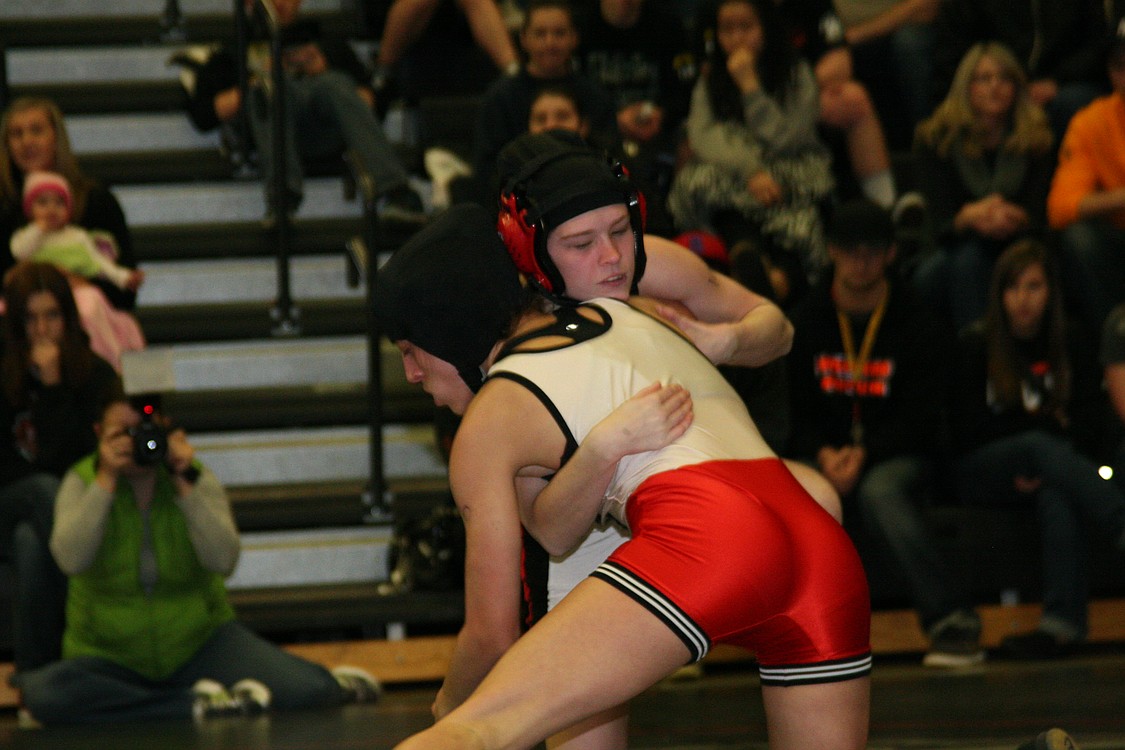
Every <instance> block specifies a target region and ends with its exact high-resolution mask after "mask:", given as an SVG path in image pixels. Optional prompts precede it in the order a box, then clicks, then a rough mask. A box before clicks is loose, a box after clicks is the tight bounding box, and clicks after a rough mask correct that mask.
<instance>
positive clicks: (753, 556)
mask: <svg viewBox="0 0 1125 750" xmlns="http://www.w3.org/2000/svg"><path fill="white" fill-rule="evenodd" d="M626 512H627V515H628V519H629V526H630V528H631V529H632V534H633V537H632V539H630V540H629V541H628V542H626V543H625V544H623V545H622V546H621V547H619V548H618V549H617V551H616V552H614V553H613V555H611V556H610V558H609V559H608V560H607V561H606V562H605V563H604V564H603V565H601V566H600V567H599V568H598V569H597V570H595V571H594V573H593V575H594V576H595V577H597V578H600V579H601V580H604V581H606V582H608V583H610V584H611V585H613V586H615V587H617V588H618V589H620V590H621V591H623V592H624V593H625V594H627V595H628V596H630V597H632V598H633V599H635V600H637V601H638V602H639V603H641V604H642V605H643V606H645V607H646V608H648V609H649V611H651V612H652V613H653V614H655V615H656V616H657V617H659V618H661V619H662V620H663V621H664V622H665V623H666V624H667V625H668V627H670V628H671V629H672V630H673V631H674V632H675V633H676V634H677V635H678V636H679V637H680V638H681V639H682V640H683V642H684V644H685V645H686V646H687V647H688V650H689V651H690V652H691V655H692V658H693V660H698V659H701V658H703V656H704V655H705V654H706V653H707V650H708V649H709V648H710V645H711V644H712V643H730V644H734V645H738V646H742V647H745V648H747V649H750V650H751V651H753V652H754V653H755V654H756V655H757V658H758V662H759V664H760V671H761V677H762V684H764V685H803V684H812V683H820V682H834V681H838V680H847V679H852V678H855V677H860V676H863V675H866V674H868V673H869V672H870V670H871V647H870V629H871V603H870V597H869V594H868V590H867V579H866V577H865V575H864V573H863V567H862V565H861V564H860V560H859V555H858V554H857V553H856V551H855V547H854V546H853V545H852V542H851V539H850V538H849V537H848V535H847V533H846V532H845V531H844V529H843V528H842V527H841V526H840V524H839V523H837V522H836V520H835V519H833V518H832V517H831V516H830V515H829V514H828V513H826V512H825V511H824V509H822V508H821V507H820V506H819V505H817V504H816V501H814V500H813V499H812V498H811V497H810V496H809V495H808V493H807V492H805V490H804V488H803V487H801V485H800V484H799V483H798V482H797V480H796V479H794V478H793V475H792V474H790V473H789V470H788V469H786V468H785V465H784V464H783V463H782V462H781V461H780V460H777V459H761V460H754V461H712V462H707V463H703V464H697V465H693V466H686V467H683V468H680V469H675V470H672V471H666V472H661V473H660V474H656V475H654V476H652V477H649V478H648V479H646V480H645V481H644V482H642V483H641V485H640V486H639V487H638V488H637V491H636V492H635V493H634V494H633V496H632V497H631V498H630V499H629V504H628V506H627V508H626Z"/></svg>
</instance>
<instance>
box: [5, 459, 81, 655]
mask: <svg viewBox="0 0 1125 750" xmlns="http://www.w3.org/2000/svg"><path fill="white" fill-rule="evenodd" d="M58 489H59V480H58V478H57V477H55V476H54V475H52V474H46V473H40V474H32V475H31V476H28V477H24V478H23V479H19V480H17V481H15V482H11V483H9V484H6V485H4V486H3V487H0V551H2V552H4V553H5V554H6V555H7V556H8V557H9V558H10V559H11V561H12V564H13V565H14V567H15V570H16V592H15V600H14V601H13V603H12V620H13V622H12V633H13V643H12V656H13V660H14V661H15V667H16V671H17V672H23V671H25V670H29V669H34V668H36V667H40V666H42V665H44V664H47V663H49V662H51V661H54V660H55V659H58V658H59V653H60V650H61V648H62V633H63V621H64V616H65V615H64V612H65V608H66V576H64V575H63V573H62V571H60V570H59V568H58V565H56V564H55V559H54V557H52V556H51V552H50V549H49V548H48V543H49V541H50V538H51V524H52V519H53V517H54V508H55V495H56V494H57V493H58Z"/></svg>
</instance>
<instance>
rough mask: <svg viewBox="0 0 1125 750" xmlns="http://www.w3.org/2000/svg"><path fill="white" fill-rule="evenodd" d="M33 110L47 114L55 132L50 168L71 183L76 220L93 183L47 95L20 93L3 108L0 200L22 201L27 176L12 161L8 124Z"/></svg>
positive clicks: (1, 120)
mask: <svg viewBox="0 0 1125 750" xmlns="http://www.w3.org/2000/svg"><path fill="white" fill-rule="evenodd" d="M36 109H37V110H41V111H42V112H44V113H45V114H46V115H47V120H48V121H49V122H50V123H51V128H52V129H53V130H54V131H55V164H54V167H53V169H52V171H54V172H58V173H59V174H61V175H62V176H63V177H65V178H66V180H67V182H69V183H70V189H71V192H72V193H73V194H74V210H73V211H72V212H71V215H72V216H73V220H74V221H75V222H78V221H79V220H80V219H81V218H82V216H84V215H85V213H86V198H87V196H88V195H89V193H90V188H91V187H92V186H93V184H94V182H93V180H91V179H90V178H89V177H87V176H86V175H84V174H83V173H82V170H81V169H79V167H78V159H76V158H75V156H74V150H73V149H72V148H71V147H70V136H68V135H67V133H66V124H65V123H64V122H63V114H62V110H60V109H59V107H58V105H57V104H55V103H54V102H53V101H51V100H50V99H47V98H46V97H42V96H22V97H20V98H19V99H16V100H15V101H13V102H12V103H11V104H10V105H8V108H7V109H6V110H4V117H3V119H0V138H3V147H2V148H0V199H2V200H3V201H4V202H5V203H7V204H9V205H15V206H19V205H20V204H21V203H22V200H23V198H22V191H23V179H24V177H25V176H26V175H24V174H23V173H22V172H21V171H20V168H19V167H18V166H16V165H15V163H14V162H13V161H12V154H11V152H10V151H9V150H8V127H9V125H10V123H11V119H12V115H15V114H22V113H23V112H28V111H30V110H36Z"/></svg>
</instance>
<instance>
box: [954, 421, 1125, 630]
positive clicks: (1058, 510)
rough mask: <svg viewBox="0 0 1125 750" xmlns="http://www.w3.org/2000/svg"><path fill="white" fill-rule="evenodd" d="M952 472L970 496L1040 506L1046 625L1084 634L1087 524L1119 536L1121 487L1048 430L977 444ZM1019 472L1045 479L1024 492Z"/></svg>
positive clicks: (1123, 522) (1123, 504)
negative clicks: (1018, 481) (1017, 485)
mask: <svg viewBox="0 0 1125 750" xmlns="http://www.w3.org/2000/svg"><path fill="white" fill-rule="evenodd" d="M954 477H955V479H956V482H957V487H958V491H959V492H960V494H961V497H962V498H963V499H964V500H965V501H966V502H969V503H976V504H980V505H1018V504H1026V505H1027V506H1028V507H1030V506H1031V505H1032V503H1034V504H1035V508H1036V511H1037V513H1038V516H1039V521H1040V523H1041V524H1042V530H1041V532H1042V557H1043V618H1044V621H1043V628H1044V629H1045V630H1049V631H1051V632H1053V633H1054V634H1055V635H1057V636H1060V637H1062V638H1066V639H1070V640H1073V639H1081V638H1083V637H1084V636H1085V635H1086V603H1087V598H1088V596H1087V591H1088V588H1089V584H1088V580H1087V574H1086V568H1085V559H1086V533H1085V529H1086V528H1096V529H1102V530H1103V531H1104V532H1105V533H1106V534H1107V535H1109V538H1110V539H1111V540H1113V541H1116V540H1118V539H1119V538H1120V537H1121V534H1122V533H1123V531H1125V495H1123V494H1122V492H1121V490H1120V489H1119V488H1118V487H1117V485H1116V484H1114V483H1113V482H1108V481H1106V480H1104V479H1102V478H1101V477H1100V476H1099V475H1098V470H1097V467H1096V466H1095V465H1094V463H1093V462H1092V461H1090V460H1089V459H1088V458H1086V457H1085V456H1084V455H1082V454H1081V453H1079V452H1078V450H1077V449H1075V448H1074V446H1073V445H1071V443H1070V442H1069V441H1068V440H1066V439H1065V438H1062V437H1060V436H1058V435H1053V434H1051V433H1049V432H1045V431H1042V430H1032V431H1028V432H1023V433H1019V434H1018V435H1013V436H1010V437H1006V438H1001V439H999V440H994V441H993V442H991V443H988V444H987V445H984V446H982V447H980V448H977V449H976V450H974V451H972V452H971V453H968V454H966V455H965V456H963V457H962V458H960V459H959V460H958V461H957V463H956V465H955V467H954ZM1015 477H1027V478H1035V479H1039V480H1041V484H1040V487H1039V489H1038V491H1037V492H1035V493H1033V494H1021V493H1019V492H1017V491H1016V489H1015V486H1014V478H1015ZM1048 623H1049V624H1048Z"/></svg>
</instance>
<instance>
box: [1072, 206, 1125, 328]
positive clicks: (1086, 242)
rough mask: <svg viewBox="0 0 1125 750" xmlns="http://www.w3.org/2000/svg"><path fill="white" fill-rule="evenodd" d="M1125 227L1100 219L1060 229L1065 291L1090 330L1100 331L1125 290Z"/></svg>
mask: <svg viewBox="0 0 1125 750" xmlns="http://www.w3.org/2000/svg"><path fill="white" fill-rule="evenodd" d="M1122 247H1125V230H1121V229H1118V228H1117V227H1116V226H1114V225H1113V224H1110V223H1109V222H1107V221H1102V220H1100V219H1089V220H1086V221H1079V222H1076V223H1074V224H1071V225H1070V226H1069V227H1067V228H1066V229H1064V230H1062V232H1060V233H1059V242H1058V249H1059V266H1060V270H1061V272H1062V282H1063V291H1064V293H1065V294H1066V298H1067V299H1068V300H1073V302H1074V303H1075V305H1077V308H1078V313H1079V314H1080V315H1081V317H1082V319H1083V321H1084V322H1085V323H1086V325H1087V326H1088V327H1089V330H1091V331H1101V328H1102V323H1103V322H1104V321H1105V319H1106V316H1107V315H1109V311H1110V310H1112V309H1113V306H1114V305H1116V304H1117V303H1118V302H1119V301H1120V300H1121V299H1122V293H1123V291H1125V256H1123V255H1122V253H1121V248H1122Z"/></svg>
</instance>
